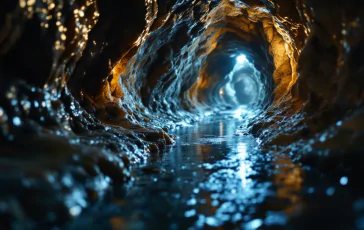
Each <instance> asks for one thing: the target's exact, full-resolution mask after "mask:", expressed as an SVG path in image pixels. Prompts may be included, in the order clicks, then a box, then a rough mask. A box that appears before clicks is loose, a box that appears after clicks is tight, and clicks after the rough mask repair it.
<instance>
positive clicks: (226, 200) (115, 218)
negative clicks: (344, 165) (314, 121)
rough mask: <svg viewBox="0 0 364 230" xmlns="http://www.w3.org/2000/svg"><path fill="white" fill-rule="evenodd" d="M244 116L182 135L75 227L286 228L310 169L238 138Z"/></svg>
mask: <svg viewBox="0 0 364 230" xmlns="http://www.w3.org/2000/svg"><path fill="white" fill-rule="evenodd" d="M241 111H243V110H240V112H239V113H240V115H239V116H240V117H241V119H236V118H234V117H235V116H236V112H235V113H224V114H222V115H221V116H216V117H211V118H209V119H210V120H205V121H202V122H201V123H199V124H196V125H193V126H189V127H182V128H180V129H178V130H176V131H175V134H177V135H178V136H179V137H180V138H179V139H178V141H177V143H176V144H175V145H174V146H172V147H171V148H169V149H167V150H166V151H165V152H164V153H163V154H161V155H159V156H155V157H153V158H151V160H150V161H149V162H148V163H147V164H146V165H144V166H137V167H136V168H135V170H134V176H135V181H134V184H133V185H132V186H131V187H129V188H127V189H122V188H118V189H116V191H115V194H114V196H113V197H112V198H110V202H109V203H107V202H104V203H102V204H100V207H99V210H100V211H97V210H98V209H97V208H96V211H95V210H93V211H92V212H91V213H88V214H86V215H83V216H84V217H83V219H82V218H81V220H80V221H78V222H76V223H74V224H73V225H72V226H71V228H70V229H201V228H207V229H210V228H224V229H236V228H237V229H260V228H267V227H272V226H274V227H275V228H274V229H282V228H285V225H286V224H287V223H288V222H289V220H290V217H291V216H292V215H295V214H297V213H298V212H299V211H300V210H301V209H302V207H303V206H304V202H303V198H302V192H303V189H304V188H303V184H304V183H305V181H304V180H303V172H304V170H303V169H302V168H301V167H300V166H299V165H297V164H293V163H292V161H291V159H290V158H289V156H287V155H280V154H277V153H272V152H262V151H261V150H259V148H258V146H257V142H256V141H255V139H254V138H253V137H252V136H249V135H236V133H237V132H236V130H237V129H238V127H239V126H240V125H241V123H242V120H244V119H245V118H246V116H252V114H251V113H246V112H241ZM145 166H147V167H149V168H152V169H157V170H151V171H148V170H145ZM305 173H306V174H307V173H308V172H307V170H306V171H305ZM340 178H342V177H340ZM340 178H339V179H340ZM314 179H316V180H317V183H319V184H322V181H321V179H320V178H319V177H317V178H314ZM340 181H341V179H340V180H338V181H337V183H338V184H339V183H340ZM345 181H346V180H345ZM348 181H350V180H349V179H348ZM306 183H307V182H306ZM306 186H307V185H306ZM309 191H311V190H309ZM314 191H315V190H312V191H311V192H314ZM335 191H337V189H336V190H335ZM119 193H121V194H122V195H120V194H119ZM117 194H119V195H117ZM324 194H326V189H325V190H324ZM335 194H336V193H335ZM325 196H326V195H325ZM321 198H322V197H320V199H321ZM363 207H364V202H363ZM363 210H364V208H363ZM321 215H322V214H321ZM313 218H316V216H315V215H313ZM297 223H298V224H297V225H296V228H297V226H298V229H300V228H299V227H300V226H305V225H304V224H305V223H304V222H302V223H301V222H297ZM314 226H315V225H314ZM301 229H302V228H301ZM303 229H304V228H303Z"/></svg>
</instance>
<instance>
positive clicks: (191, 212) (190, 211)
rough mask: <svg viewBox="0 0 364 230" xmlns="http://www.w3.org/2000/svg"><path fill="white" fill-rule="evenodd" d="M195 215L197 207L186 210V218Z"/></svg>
mask: <svg viewBox="0 0 364 230" xmlns="http://www.w3.org/2000/svg"><path fill="white" fill-rule="evenodd" d="M194 215H196V210H195V209H192V210H189V211H186V212H185V217H186V218H190V217H193V216H194Z"/></svg>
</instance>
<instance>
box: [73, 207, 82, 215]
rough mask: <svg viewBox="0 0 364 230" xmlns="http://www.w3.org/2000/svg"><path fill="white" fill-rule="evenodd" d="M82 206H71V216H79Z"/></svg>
mask: <svg viewBox="0 0 364 230" xmlns="http://www.w3.org/2000/svg"><path fill="white" fill-rule="evenodd" d="M81 210H82V209H81V207H80V206H73V207H72V208H70V214H71V216H78V215H80V213H81Z"/></svg>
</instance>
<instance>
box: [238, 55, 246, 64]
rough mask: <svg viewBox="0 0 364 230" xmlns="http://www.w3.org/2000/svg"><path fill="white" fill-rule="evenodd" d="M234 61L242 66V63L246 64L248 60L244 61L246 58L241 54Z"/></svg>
mask: <svg viewBox="0 0 364 230" xmlns="http://www.w3.org/2000/svg"><path fill="white" fill-rule="evenodd" d="M236 61H237V62H238V63H239V64H243V63H244V62H247V61H248V59H246V56H245V55H244V54H241V55H239V56H237V57H236Z"/></svg>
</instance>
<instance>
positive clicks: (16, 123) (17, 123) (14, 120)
mask: <svg viewBox="0 0 364 230" xmlns="http://www.w3.org/2000/svg"><path fill="white" fill-rule="evenodd" d="M13 124H14V125H15V126H20V125H21V120H20V118H19V117H14V118H13Z"/></svg>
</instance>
